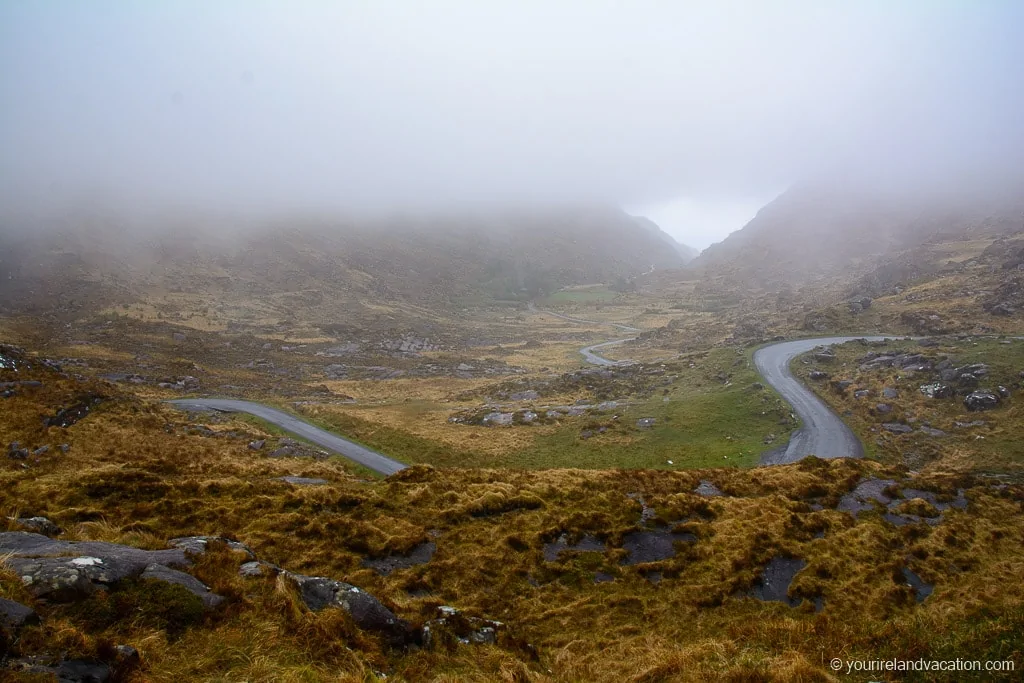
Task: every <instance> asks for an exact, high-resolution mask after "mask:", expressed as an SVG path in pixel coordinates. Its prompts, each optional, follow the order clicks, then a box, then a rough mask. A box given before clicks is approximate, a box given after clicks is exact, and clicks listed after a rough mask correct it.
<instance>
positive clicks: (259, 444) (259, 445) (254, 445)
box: [249, 439, 267, 451]
mask: <svg viewBox="0 0 1024 683" xmlns="http://www.w3.org/2000/svg"><path fill="white" fill-rule="evenodd" d="M266 443H267V440H266V439H258V440H256V441H250V442H249V450H250V451H259V450H262V449H263V446H265V445H266Z"/></svg>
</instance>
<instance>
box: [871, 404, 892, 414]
mask: <svg viewBox="0 0 1024 683" xmlns="http://www.w3.org/2000/svg"><path fill="white" fill-rule="evenodd" d="M875 412H876V413H879V414H881V415H885V414H888V413H891V412H892V406H891V405H889V404H888V403H876V404H875Z"/></svg>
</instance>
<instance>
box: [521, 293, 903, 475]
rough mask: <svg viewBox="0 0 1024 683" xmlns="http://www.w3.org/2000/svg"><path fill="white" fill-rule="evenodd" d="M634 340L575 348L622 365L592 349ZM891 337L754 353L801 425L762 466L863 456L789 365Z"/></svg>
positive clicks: (802, 342) (804, 342)
mask: <svg viewBox="0 0 1024 683" xmlns="http://www.w3.org/2000/svg"><path fill="white" fill-rule="evenodd" d="M530 310H531V311H533V312H535V313H546V314H548V315H553V316H555V317H556V318H561V319H563V320H569V321H572V322H578V323H585V324H588V325H602V324H603V325H612V326H615V327H617V328H619V329H628V330H631V331H636V332H639V330H637V329H636V328H635V327H628V326H626V325H621V324H619V323H600V322H597V321H594V320H582V319H579V318H571V317H569V316H566V315H562V314H560V313H554V312H552V311H545V310H541V309H538V308H536V307H534V306H533V305H532V304H531V305H530ZM635 338H636V337H630V338H628V339H615V340H612V341H607V342H602V343H600V344H592V345H591V346H585V347H583V348H582V349H580V353H581V354H582V355H583V358H584V359H585V360H586V361H587V362H588V363H591V364H593V365H605V366H617V365H626V364H629V363H631V362H632V361H628V360H620V361H615V360H611V359H609V358H604V357H603V356H601V355H599V354H598V353H597V349H601V348H604V347H607V346H615V345H618V344H623V343H625V342H628V341H631V340H632V339H635ZM893 338H894V337H891V336H890V337H886V336H868V337H865V336H860V337H824V338H822V337H818V338H813V339H796V340H793V341H786V342H779V343H778V344H770V345H769V346H765V347H762V348H760V349H758V350H757V351H756V352H755V353H754V365H755V367H757V371H758V372H759V373H761V376H762V377H763V378H764V380H765V381H766V382H767V383H768V384H770V385H771V387H772V388H773V389H775V390H776V391H778V392H779V394H781V395H782V398H783V399H784V400H785V401H786V402H787V403H789V404H790V405H791V406H792V407H793V412H795V413H796V415H797V417H798V418H800V422H801V425H800V428H799V429H797V430H796V431H795V432H793V434H792V435H791V436H790V439H789V443H788V444H787V445H786V447H785V449H784V450H783V449H782V448H776V449H773V450H771V451H768V452H767V453H765V454H764V455H763V456H762V458H761V464H762V465H781V464H785V463H793V462H796V461H798V460H800V459H802V458H805V457H807V456H808V455H816V456H818V457H819V458H860V457H863V455H864V449H863V447H862V446H861V443H860V439H858V438H857V436H856V435H855V434H854V433H853V432H852V431H851V430H850V428H849V427H847V426H846V424H845V423H844V422H843V421H842V420H841V419H840V418H839V416H838V415H836V414H835V413H834V412H832V410H831V409H830V408H829V407H828V406H827V405H825V402H824V401H822V400H821V399H820V398H818V397H817V396H816V395H815V394H814V392H813V391H811V390H810V389H808V388H807V387H806V386H804V385H803V384H802V383H801V382H800V381H799V380H798V379H796V377H794V376H793V373H792V372H790V369H789V364H790V362H791V361H792V360H793V359H794V358H795V357H796V356H798V355H800V354H801V353H806V352H807V351H810V350H811V349H813V348H815V347H817V346H831V345H833V344H842V343H844V342H848V341H853V340H855V339H866V340H868V341H876V340H882V339H893Z"/></svg>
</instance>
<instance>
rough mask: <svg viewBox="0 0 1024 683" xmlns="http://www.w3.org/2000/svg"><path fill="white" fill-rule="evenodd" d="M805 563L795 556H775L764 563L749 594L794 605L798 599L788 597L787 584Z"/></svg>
mask: <svg viewBox="0 0 1024 683" xmlns="http://www.w3.org/2000/svg"><path fill="white" fill-rule="evenodd" d="M806 566H807V563H806V562H805V561H804V560H802V559H799V558H795V557H782V556H776V557H773V558H772V559H771V561H769V562H768V564H767V565H765V568H764V569H763V570H762V571H761V575H760V576H759V577H758V579H757V581H756V582H755V583H754V586H753V587H752V588H751V591H750V594H751V596H753V597H755V598H757V599H758V600H765V601H774V602H782V603H785V604H787V605H789V606H790V607H796V606H797V605H799V604H800V600H797V599H794V598H791V597H789V585H790V584H791V583H792V582H793V577H795V576H796V575H797V574H798V573H800V571H801V570H802V569H803V568H804V567H806Z"/></svg>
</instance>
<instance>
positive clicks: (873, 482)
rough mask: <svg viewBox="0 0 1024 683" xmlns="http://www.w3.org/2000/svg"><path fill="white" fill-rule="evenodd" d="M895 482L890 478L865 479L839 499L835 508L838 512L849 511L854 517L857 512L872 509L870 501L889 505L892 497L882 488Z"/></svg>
mask: <svg viewBox="0 0 1024 683" xmlns="http://www.w3.org/2000/svg"><path fill="white" fill-rule="evenodd" d="M895 483H896V482H895V481H893V480H892V479H874V478H872V479H865V480H864V481H862V482H860V483H859V484H857V488H855V489H854V490H852V491H850V492H849V493H847V494H846V495H844V496H843V497H842V498H840V499H839V505H838V506H837V507H836V509H837V510H839V511H840V512H849V513H850V514H851V515H853V516H854V517H856V516H857V513H860V512H863V511H865V510H872V509H874V505H873V504H872V501H878V502H879V503H882V504H883V505H889V503H891V502H892V498H890V497H889V496H888V495H886V494H885V493H884V490H885V489H886V488H887V487H889V486H892V485H894V484H895Z"/></svg>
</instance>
